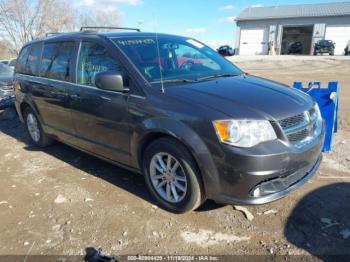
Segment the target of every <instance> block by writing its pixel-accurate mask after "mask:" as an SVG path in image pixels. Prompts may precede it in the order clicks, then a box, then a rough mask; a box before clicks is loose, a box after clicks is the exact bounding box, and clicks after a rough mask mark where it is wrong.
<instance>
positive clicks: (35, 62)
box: [26, 44, 41, 75]
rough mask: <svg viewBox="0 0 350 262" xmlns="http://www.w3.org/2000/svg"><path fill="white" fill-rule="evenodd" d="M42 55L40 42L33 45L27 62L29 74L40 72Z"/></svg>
mask: <svg viewBox="0 0 350 262" xmlns="http://www.w3.org/2000/svg"><path fill="white" fill-rule="evenodd" d="M40 55H41V45H40V44H36V45H32V46H31V48H30V52H29V55H28V59H27V64H26V73H27V74H28V75H37V74H38V66H39V59H40Z"/></svg>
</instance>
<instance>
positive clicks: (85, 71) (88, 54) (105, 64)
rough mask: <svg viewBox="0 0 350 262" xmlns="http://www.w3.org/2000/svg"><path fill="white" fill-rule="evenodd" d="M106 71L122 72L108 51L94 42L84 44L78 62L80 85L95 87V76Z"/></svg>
mask: <svg viewBox="0 0 350 262" xmlns="http://www.w3.org/2000/svg"><path fill="white" fill-rule="evenodd" d="M106 71H121V67H120V65H119V63H118V62H117V61H116V60H115V59H114V58H113V57H111V56H110V55H109V53H108V51H107V49H106V48H105V47H103V46H101V45H99V44H96V43H92V42H82V43H81V48H80V54H79V61H78V84H81V85H89V86H95V76H96V74H98V73H101V72H106Z"/></svg>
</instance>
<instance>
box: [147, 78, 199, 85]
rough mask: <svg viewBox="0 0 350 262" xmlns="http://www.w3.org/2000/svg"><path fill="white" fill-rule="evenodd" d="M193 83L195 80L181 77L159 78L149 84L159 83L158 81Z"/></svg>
mask: <svg viewBox="0 0 350 262" xmlns="http://www.w3.org/2000/svg"><path fill="white" fill-rule="evenodd" d="M162 82H163V84H164V83H194V82H197V81H196V80H193V79H186V78H181V79H167V80H163V81H161V80H159V81H153V82H151V84H160V83H162Z"/></svg>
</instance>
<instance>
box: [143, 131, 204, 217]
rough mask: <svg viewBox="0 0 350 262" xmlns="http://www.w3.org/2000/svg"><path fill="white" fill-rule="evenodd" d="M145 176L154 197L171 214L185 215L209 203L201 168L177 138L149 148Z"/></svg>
mask: <svg viewBox="0 0 350 262" xmlns="http://www.w3.org/2000/svg"><path fill="white" fill-rule="evenodd" d="M169 159H170V160H169ZM175 168H176V169H175ZM143 173H144V176H145V180H146V185H147V187H148V189H149V191H150V192H151V194H152V196H153V197H154V198H155V199H156V200H157V202H158V203H159V204H160V206H161V207H163V208H164V209H166V210H168V211H171V212H174V213H185V212H188V211H191V210H194V209H196V208H198V207H199V206H200V205H201V204H202V203H203V202H204V200H205V197H204V191H203V189H202V185H201V179H200V173H199V170H198V168H197V165H196V163H195V161H194V159H193V157H192V156H191V155H190V153H189V152H188V150H187V148H186V147H184V146H183V145H182V144H181V143H179V142H178V141H176V140H175V139H171V138H160V139H158V140H156V141H154V142H153V143H151V144H150V145H149V146H148V147H147V148H146V150H145V152H144V156H143Z"/></svg>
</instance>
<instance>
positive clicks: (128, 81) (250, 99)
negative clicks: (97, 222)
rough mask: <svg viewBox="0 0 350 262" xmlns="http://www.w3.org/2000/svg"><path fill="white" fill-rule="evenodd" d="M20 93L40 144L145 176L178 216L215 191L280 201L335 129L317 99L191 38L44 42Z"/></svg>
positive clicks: (251, 200) (110, 36) (96, 35)
mask: <svg viewBox="0 0 350 262" xmlns="http://www.w3.org/2000/svg"><path fill="white" fill-rule="evenodd" d="M189 53H190V54H191V57H196V58H195V59H192V58H189V56H188V54H189ZM185 54H186V57H184V55H185ZM14 89H15V93H16V108H17V110H18V113H19V115H20V117H21V120H23V121H24V123H25V124H26V127H27V130H28V133H29V135H30V137H31V139H32V141H33V142H34V143H35V144H36V145H38V146H41V147H43V146H47V145H49V144H51V143H52V141H53V140H59V141H62V142H64V143H66V144H69V145H71V146H73V147H75V148H78V149H80V150H82V151H84V152H87V153H89V154H92V155H94V156H96V157H99V158H101V159H104V160H107V161H109V162H111V163H114V164H117V165H120V166H122V167H125V168H127V169H130V170H132V171H134V172H138V173H142V174H143V175H144V177H145V181H146V185H147V187H148V189H149V191H150V192H151V194H152V195H153V196H154V197H155V199H157V200H158V202H159V203H160V204H161V206H162V207H163V208H165V209H167V210H171V211H173V212H177V213H181V212H186V211H189V210H193V209H195V208H197V207H198V206H200V205H201V204H202V203H203V201H205V200H206V199H213V200H215V201H217V202H220V203H236V204H263V203H267V202H270V201H274V200H277V199H279V198H281V197H283V196H285V195H287V194H288V193H289V192H291V191H292V190H294V189H296V188H298V187H299V186H301V185H302V184H304V183H305V182H306V181H307V180H308V179H309V178H310V177H311V176H313V175H314V174H315V172H316V170H317V169H318V167H319V164H320V162H321V149H322V145H323V138H324V125H323V121H322V118H321V115H320V111H319V108H318V106H317V104H316V103H315V102H314V101H313V100H312V98H311V97H310V96H308V95H306V94H304V93H302V92H300V91H297V90H294V89H292V88H289V87H287V86H284V85H281V84H278V83H275V82H271V81H268V80H265V79H263V78H259V77H254V76H250V75H248V74H245V73H243V72H242V71H241V70H240V69H238V68H237V67H236V66H234V65H233V64H232V63H231V62H229V61H227V60H226V59H224V58H223V57H221V56H220V55H219V54H218V53H216V52H215V51H214V50H213V49H211V48H209V47H207V46H206V45H204V44H202V43H201V42H198V41H196V40H194V39H192V38H188V37H179V36H173V35H166V34H154V33H142V32H109V33H107V32H104V33H102V32H91V31H87V32H77V33H65V34H58V35H54V36H51V37H48V38H45V39H43V40H38V41H33V42H30V43H28V44H26V45H25V46H24V47H23V48H22V50H21V52H20V55H19V58H18V62H17V65H16V70H15V82H14Z"/></svg>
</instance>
